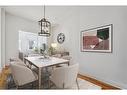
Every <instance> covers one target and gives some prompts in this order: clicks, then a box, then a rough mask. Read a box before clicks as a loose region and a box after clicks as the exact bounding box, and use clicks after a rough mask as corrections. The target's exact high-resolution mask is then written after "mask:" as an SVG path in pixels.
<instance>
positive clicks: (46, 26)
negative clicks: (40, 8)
mask: <svg viewBox="0 0 127 95" xmlns="http://www.w3.org/2000/svg"><path fill="white" fill-rule="evenodd" d="M38 22H39V25H40V27H41V31H40V32H39V33H38V35H39V36H45V37H49V36H50V35H51V34H50V32H51V23H50V22H49V21H48V20H47V19H46V18H45V6H44V17H43V18H42V19H41V20H40V21H38Z"/></svg>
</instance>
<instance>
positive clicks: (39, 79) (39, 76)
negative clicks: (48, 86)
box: [38, 68, 41, 89]
mask: <svg viewBox="0 0 127 95" xmlns="http://www.w3.org/2000/svg"><path fill="white" fill-rule="evenodd" d="M38 71H39V72H38V83H39V84H38V86H39V89H41V68H39V70H38Z"/></svg>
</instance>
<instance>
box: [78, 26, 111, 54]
mask: <svg viewBox="0 0 127 95" xmlns="http://www.w3.org/2000/svg"><path fill="white" fill-rule="evenodd" d="M112 27H113V25H112V24H110V25H105V26H101V27H97V28H92V29H88V30H84V31H81V51H93V52H112V30H113V29H112Z"/></svg>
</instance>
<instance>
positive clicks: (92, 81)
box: [78, 74, 120, 90]
mask: <svg viewBox="0 0 127 95" xmlns="http://www.w3.org/2000/svg"><path fill="white" fill-rule="evenodd" d="M78 77H80V78H82V79H84V80H86V81H89V82H91V83H93V84H96V85H98V86H100V87H101V89H103V90H120V88H117V87H114V86H112V85H109V84H107V83H104V82H102V81H99V80H96V79H94V78H91V77H88V76H84V75H80V74H78Z"/></svg>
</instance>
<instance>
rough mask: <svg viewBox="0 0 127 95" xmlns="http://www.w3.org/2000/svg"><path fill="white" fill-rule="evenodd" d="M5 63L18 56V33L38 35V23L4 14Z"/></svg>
mask: <svg viewBox="0 0 127 95" xmlns="http://www.w3.org/2000/svg"><path fill="white" fill-rule="evenodd" d="M5 17H6V22H5V23H6V26H5V28H6V63H7V64H8V62H9V59H10V58H13V57H17V56H18V31H19V30H22V31H27V32H33V33H38V31H39V27H38V22H32V21H30V20H27V19H24V18H21V17H17V16H15V15H11V14H9V13H6V16H5Z"/></svg>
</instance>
